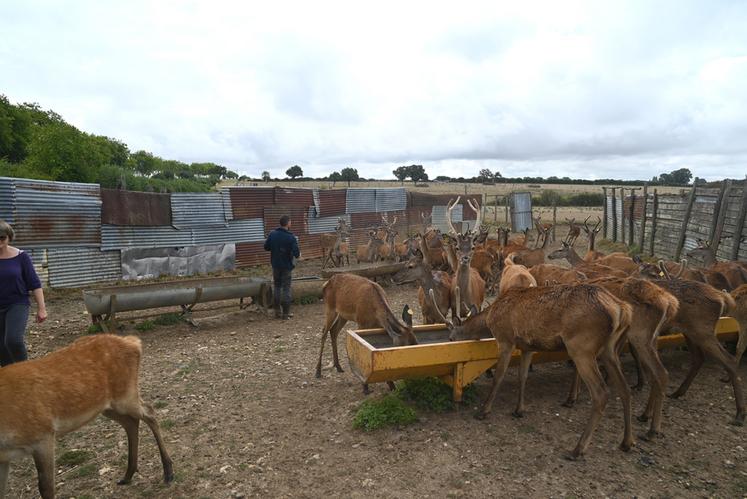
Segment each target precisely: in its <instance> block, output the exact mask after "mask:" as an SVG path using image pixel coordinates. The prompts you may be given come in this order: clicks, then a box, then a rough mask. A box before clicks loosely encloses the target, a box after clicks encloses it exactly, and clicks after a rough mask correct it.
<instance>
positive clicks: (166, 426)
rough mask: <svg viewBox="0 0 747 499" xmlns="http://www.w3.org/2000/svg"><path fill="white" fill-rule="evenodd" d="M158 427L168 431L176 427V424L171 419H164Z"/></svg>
mask: <svg viewBox="0 0 747 499" xmlns="http://www.w3.org/2000/svg"><path fill="white" fill-rule="evenodd" d="M160 426H161V428H163V429H164V430H170V429H171V428H173V427H174V426H176V423H175V422H174V420H173V419H164V420H163V421H161V423H160Z"/></svg>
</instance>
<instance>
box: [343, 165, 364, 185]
mask: <svg viewBox="0 0 747 499" xmlns="http://www.w3.org/2000/svg"><path fill="white" fill-rule="evenodd" d="M358 179H360V176H359V175H358V170H357V169H355V168H350V167H347V168H343V169H342V171H340V180H344V181H346V182H347V183H348V187H350V182H352V181H353V180H358Z"/></svg>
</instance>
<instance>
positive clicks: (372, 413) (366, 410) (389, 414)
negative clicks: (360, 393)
mask: <svg viewBox="0 0 747 499" xmlns="http://www.w3.org/2000/svg"><path fill="white" fill-rule="evenodd" d="M417 419H418V418H417V416H416V414H415V411H414V410H413V409H412V408H410V407H408V406H407V404H405V403H404V402H403V401H402V399H400V398H399V397H397V396H396V395H395V394H393V393H388V394H386V395H384V396H383V397H381V398H379V399H372V400H366V401H365V402H363V403H362V404H361V406H360V407H359V408H358V411H357V412H356V414H355V417H354V418H353V427H355V428H360V429H362V430H365V431H372V430H377V429H379V428H384V427H386V426H404V425H408V424H412V423H414V422H415V421H417Z"/></svg>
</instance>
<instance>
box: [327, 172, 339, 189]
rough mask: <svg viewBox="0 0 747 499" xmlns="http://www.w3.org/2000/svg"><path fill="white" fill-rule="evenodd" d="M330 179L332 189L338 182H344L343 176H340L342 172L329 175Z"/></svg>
mask: <svg viewBox="0 0 747 499" xmlns="http://www.w3.org/2000/svg"><path fill="white" fill-rule="evenodd" d="M329 179H330V180H331V181H332V187H334V186H335V185H336V184H337V182H339V181H341V180H342V175H340V172H332V173H331V174H330V175H329Z"/></svg>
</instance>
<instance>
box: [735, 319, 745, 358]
mask: <svg viewBox="0 0 747 499" xmlns="http://www.w3.org/2000/svg"><path fill="white" fill-rule="evenodd" d="M745 350H747V321H744V324H743V323H741V322H740V324H739V340H738V341H737V354H736V361H737V367H739V364H740V362H742V355H744V351H745Z"/></svg>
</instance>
